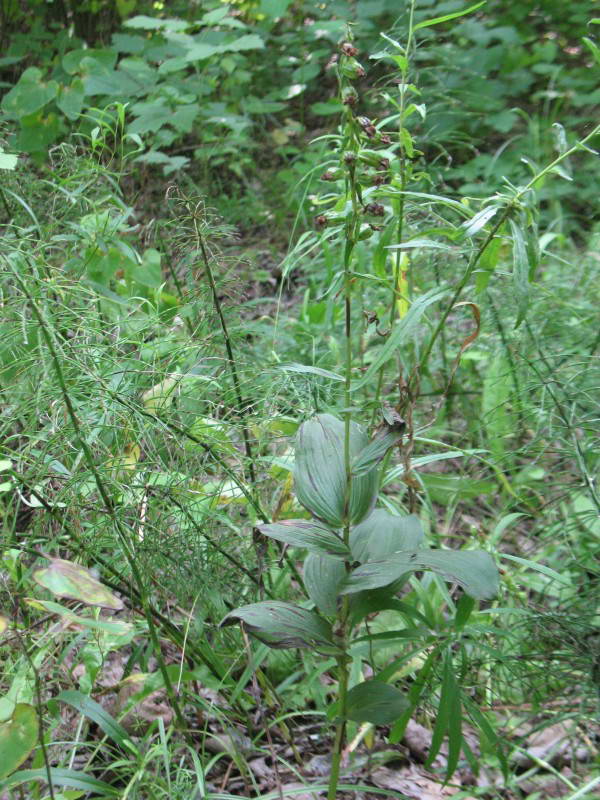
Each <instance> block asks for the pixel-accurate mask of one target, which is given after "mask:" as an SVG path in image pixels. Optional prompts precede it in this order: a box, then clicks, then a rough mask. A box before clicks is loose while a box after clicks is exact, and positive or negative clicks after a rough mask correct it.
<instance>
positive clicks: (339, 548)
mask: <svg viewBox="0 0 600 800" xmlns="http://www.w3.org/2000/svg"><path fill="white" fill-rule="evenodd" d="M258 529H259V531H260V532H261V533H264V535H265V536H269V537H270V538H271V539H277V541H279V542H285V544H291V545H292V546H293V547H304V548H305V549H306V550H308V551H310V552H311V553H317V554H320V555H328V556H341V557H349V556H350V551H349V549H348V548H347V547H346V545H345V544H344V542H343V541H342V539H341V538H340V537H339V536H338V535H337V534H336V533H335V532H334V531H332V530H330V529H329V528H327V527H325V525H323V524H322V523H320V522H315V521H313V520H305V519H286V520H282V521H281V522H272V523H270V524H268V525H259V526H258Z"/></svg>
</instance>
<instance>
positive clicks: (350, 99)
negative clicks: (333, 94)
mask: <svg viewBox="0 0 600 800" xmlns="http://www.w3.org/2000/svg"><path fill="white" fill-rule="evenodd" d="M342 103H343V104H344V105H345V106H351V107H353V106H355V105H356V104H357V103H358V94H357V93H356V90H355V89H353V88H352V87H351V86H347V87H346V88H345V89H344V91H343V92H342Z"/></svg>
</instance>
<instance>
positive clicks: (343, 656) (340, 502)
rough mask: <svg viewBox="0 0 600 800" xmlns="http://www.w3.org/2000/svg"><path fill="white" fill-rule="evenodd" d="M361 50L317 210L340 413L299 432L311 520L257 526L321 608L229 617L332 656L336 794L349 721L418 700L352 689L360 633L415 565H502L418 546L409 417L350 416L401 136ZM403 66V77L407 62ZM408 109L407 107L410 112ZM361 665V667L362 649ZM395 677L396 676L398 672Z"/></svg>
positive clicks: (375, 680) (347, 57)
mask: <svg viewBox="0 0 600 800" xmlns="http://www.w3.org/2000/svg"><path fill="white" fill-rule="evenodd" d="M394 44H395V43H394ZM397 47H400V46H399V45H397ZM357 56H358V50H357V49H356V47H355V46H354V44H353V43H352V41H351V38H350V37H348V39H347V40H346V41H345V42H343V43H342V44H341V46H340V52H339V55H337V56H335V57H334V58H332V59H331V62H330V65H331V68H333V69H335V71H336V74H337V79H338V83H339V93H340V99H341V102H342V103H343V105H344V108H345V111H344V117H343V120H342V127H341V134H340V135H339V136H338V137H335V141H336V144H337V148H338V159H339V163H338V165H336V167H335V169H334V170H331V171H327V172H326V173H325V174H324V176H323V177H324V179H325V180H326V181H336V180H341V181H343V186H344V189H343V191H342V192H341V193H340V195H339V197H337V198H336V199H335V205H334V208H333V212H332V213H327V214H319V215H318V216H317V217H316V219H315V224H316V226H317V227H318V228H321V229H325V228H327V227H328V226H330V225H336V224H337V225H339V226H340V231H341V237H340V238H341V241H342V264H343V268H342V273H341V276H340V277H341V288H340V294H341V295H342V298H343V306H344V337H343V340H344V346H343V352H344V367H343V385H344V391H343V408H342V409H341V412H340V413H341V416H342V420H340V419H339V418H338V417H336V416H333V415H331V414H326V413H322V414H318V415H317V416H316V417H313V418H312V419H309V420H307V421H306V422H304V423H303V424H302V425H301V427H300V429H299V432H298V436H297V441H296V454H295V466H294V482H295V493H296V497H297V499H298V501H299V502H300V504H301V505H302V506H303V508H304V509H305V510H306V511H307V512H308V513H309V514H310V515H311V516H312V519H310V520H306V519H296V520H287V519H286V520H282V521H280V522H276V523H268V524H264V525H260V526H259V529H260V531H261V532H262V533H263V534H264V535H265V536H267V537H270V538H272V539H275V540H277V541H280V542H283V543H285V544H287V545H291V546H295V547H300V548H303V549H305V550H307V551H308V556H307V557H306V560H305V562H304V587H305V590H306V592H307V594H308V596H309V598H310V599H311V600H312V602H313V603H314V605H315V606H316V609H317V611H310V610H308V609H306V608H304V607H302V606H297V605H292V604H289V603H284V602H279V601H276V600H275V601H263V602H259V603H254V604H252V605H249V606H243V607H241V608H238V609H235V610H234V611H232V612H230V613H229V614H228V615H227V616H226V617H225V620H224V624H232V623H234V622H235V621H241V622H242V623H243V624H244V625H245V626H246V627H247V628H248V630H249V631H250V632H251V633H253V634H254V635H255V636H256V637H257V638H258V639H260V640H261V641H263V642H265V643H266V644H268V645H270V646H271V647H275V648H286V647H288V648H289V647H310V648H314V649H315V650H316V651H317V652H319V653H321V654H323V655H327V656H330V657H331V656H333V657H334V658H335V661H336V664H337V679H338V690H337V702H336V703H335V705H334V708H333V709H332V711H331V716H332V719H333V720H334V722H335V741H334V746H333V755H332V765H331V773H330V783H329V790H328V798H329V800H334V798H335V797H336V796H337V789H338V782H339V776H340V769H341V763H342V756H343V753H344V749H345V746H346V733H347V725H348V722H349V721H354V722H362V723H365V722H366V723H371V724H373V725H377V724H379V725H382V724H383V725H387V724H392V723H396V724H397V723H398V722H399V721H401V720H402V719H403V718H406V713H407V711H408V712H409V711H410V710H411V706H412V704H411V702H410V699H407V698H406V697H405V695H404V693H403V692H402V691H401V690H400V689H398V688H397V687H396V686H394V684H393V680H386V679H385V675H384V674H383V673H381V672H375V674H374V675H373V677H372V678H370V679H368V680H365V681H362V682H361V681H359V682H356V683H355V685H353V686H350V674H351V664H352V663H353V661H355V660H356V659H357V656H356V654H355V652H353V648H354V647H355V645H356V642H357V640H358V641H359V642H360V641H364V640H365V639H366V640H368V639H369V638H370V637H369V633H368V628H367V635H366V636H363V637H361V636H356V635H355V633H356V631H357V630H358V628H359V625H360V623H361V622H363V621H364V620H365V618H366V617H367V616H369V615H372V614H374V613H376V612H377V611H378V610H379V609H380V608H381V607H385V608H390V607H392V608H393V607H394V605H395V604H396V603H397V602H398V601H396V600H395V595H396V594H397V593H398V591H399V590H400V588H401V586H402V585H403V584H404V583H405V582H406V580H407V576H408V575H409V574H410V573H413V572H416V571H423V570H431V571H432V572H434V573H436V574H439V575H442V576H443V577H447V578H448V579H450V580H451V581H454V582H455V583H457V584H459V585H461V586H462V587H463V588H464V589H465V591H466V592H467V594H468V595H469V596H470V597H472V598H480V599H486V598H489V597H491V596H493V595H494V594H495V593H496V591H497V589H498V573H497V570H496V567H495V565H494V562H493V560H492V558H491V556H490V555H489V554H488V553H486V552H482V551H466V552H452V551H441V550H440V551H430V550H426V549H420V548H419V546H420V544H421V542H422V539H423V531H422V529H421V525H420V522H419V519H418V517H417V516H416V515H414V514H411V515H408V516H404V517H399V516H394V515H392V514H390V513H388V512H387V511H385V510H383V509H376V508H375V505H376V503H377V498H378V495H379V487H380V470H381V464H382V462H385V461H386V456H387V454H388V452H389V451H391V450H392V448H394V447H396V446H397V445H398V444H399V443H400V442H401V440H402V438H403V435H404V433H405V427H406V424H405V422H404V420H403V419H402V418H401V417H400V415H399V413H397V412H396V411H394V410H393V409H388V410H386V412H385V414H384V417H383V420H382V422H381V424H380V425H379V427H378V429H377V430H376V432H375V434H374V436H373V437H369V436H368V434H367V433H366V431H365V430H364V429H363V428H362V427H361V426H360V425H359V424H358V423H357V422H355V420H354V419H353V417H354V416H355V414H356V412H357V409H356V408H355V406H354V398H355V396H356V391H357V387H359V386H362V385H363V381H362V380H359V381H356V380H355V371H354V364H355V359H356V352H355V346H356V341H357V336H356V332H355V329H354V324H355V319H354V314H353V299H354V295H355V293H356V291H357V286H358V285H360V284H359V275H357V273H356V271H355V266H354V265H355V259H354V254H355V248H356V246H357V244H358V243H359V242H360V241H362V240H365V239H366V238H369V237H371V236H372V235H373V233H374V232H376V231H377V230H379V226H378V225H377V224H375V223H374V222H369V221H366V219H367V220H368V218H369V217H370V218H371V219H374V220H378V219H379V218H382V217H383V216H384V214H385V208H384V206H383V205H382V204H380V203H379V202H377V199H376V198H375V197H373V196H367V193H368V191H369V190H368V189H367V190H363V185H364V184H365V183H366V184H367V185H369V184H371V185H372V186H373V185H374V187H378V186H381V185H385V184H386V183H387V182H388V181H389V180H390V161H391V160H392V158H394V152H393V149H390V148H391V147H392V137H391V136H390V135H389V134H387V133H385V132H383V131H382V130H379V129H378V128H377V127H376V126H375V125H374V124H373V122H372V121H371V120H370V119H368V118H367V117H364V116H360V115H357V113H356V111H357V106H358V102H359V96H358V92H357V91H356V89H355V87H354V84H355V82H356V81H357V80H359V79H361V78H363V77H364V75H365V70H364V67H363V66H362V65H361V64H360V62H359V61H358V60H357ZM403 75H404V77H406V71H405V70H404V71H403ZM403 113H404V111H403V107H402V106H401V111H400V115H401V117H402V115H403ZM400 130H401V131H402V130H404V129H403V128H401V129H400ZM400 139H401V143H402V142H403V144H401V147H402V155H401V157H400V164H401V177H400V181H401V183H400V186H401V189H400V192H401V196H402V197H403V193H404V190H405V185H406V167H405V155H406V151H407V150H408V149H409V145H408V143H407V142H408V140H407V138H406V136H404V137H403V136H402V135H401V137H400ZM380 148H385V149H380ZM373 169H374V170H375V171H374V172H373ZM402 205H403V201H400V203H399V205H398V206H397V209H398V208H399V209H400V211H401V210H402ZM394 227H395V229H396V232H398V231H399V233H400V235H402V225H401V224H400V225H399V224H398V223H397V220H396V221H395V223H394ZM401 263H402V262H401V258H397V259H396V262H395V270H394V275H393V279H392V282H393V290H392V302H391V308H390V312H389V327H390V330H391V329H392V328H393V326H394V323H395V321H396V317H397V313H396V312H397V310H398V308H399V307H400V312H401V313H400V314H399V315H398V316H400V318H401V319H402V312H403V311H404V306H403V305H402V304H403V303H406V302H407V298H406V295H405V293H404V291H403V283H402V280H403V278H402V276H401V273H400V268H401ZM379 361H380V362H381V363H380V365H379V367H378V369H379V376H380V377H379V386H378V390H377V395H378V396H377V398H376V401H375V402H376V403H377V402H379V393H380V391H381V386H382V383H383V369H384V365H385V361H384V360H382V359H379ZM372 367H373V364H372V365H371V368H372ZM373 590H377V591H378V592H379V596H378V600H377V601H375V603H373V598H372V597H371V594H370V593H371V592H373ZM378 603H382V605H378ZM463 606H464V604H463ZM466 608H467V609H468V611H467V612H464V611H463V614H465V615H466V616H468V613H469V612H470V609H471V608H472V603H471V604H468V605H467V606H466ZM430 662H431V659H430ZM358 663H359V665H360V666H359V669H360V672H361V674H362V663H361V658H360V657H358ZM443 663H444V676H445V677H444V687H445V694H444V700H445V702H446V703H449V702H453V703H454V704H456V701H451V700H450V698H451V696H452V695H453V694H455V692H454V689H455V678H454V674H453V671H452V659H451V654H450V651H449V650H447V651H446V653H445V655H444V656H443ZM430 666H431V663H430ZM388 675H389V671H388ZM389 677H390V678H392V679H393V675H389ZM458 702H460V701H458ZM456 712H457V709H456V708H453V716H454V718H456V716H457V715H456ZM458 717H460V713H458ZM445 719H446V717H445ZM404 724H406V722H404ZM444 730H445V729H443V730H442V729H440V732H438V734H437V737H436V741H437V740H439V741H440V742H441V737H442V735H443V733H444ZM438 747H439V744H438ZM459 751H460V744H459V747H458V749H457V748H456V747H455V748H454V749H453V754H452V758H451V759H450V761H449V764H448V772H449V774H451V773H452V772H453V771H454V768H455V766H456V763H457V761H458V753H459ZM434 755H435V753H433V754H432V756H431V758H433V757H434Z"/></svg>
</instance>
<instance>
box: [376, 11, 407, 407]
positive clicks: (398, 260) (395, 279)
mask: <svg viewBox="0 0 600 800" xmlns="http://www.w3.org/2000/svg"><path fill="white" fill-rule="evenodd" d="M414 12H415V0H412V2H411V5H410V11H409V19H408V37H407V41H406V50H405V53H406V65H405V66H404V67H403V68H402V69H401V71H400V79H401V81H402V82H401V84H400V118H399V121H398V140H399V142H400V191H401V194H400V198H399V201H398V209H397V212H396V213H397V217H398V219H397V228H396V244H398V245H399V244H402V240H403V237H404V203H405V195H404V192H405V191H406V184H407V182H408V174H407V165H406V149H405V147H404V144H403V142H402V130H403V128H404V110H405V103H406V91H407V83H408V73H409V67H410V63H409V52H410V48H411V46H412V40H413V34H414V30H413V27H414ZM401 264H402V250H400V249H397V250H396V253H395V258H394V268H393V274H392V297H391V305H390V332H391V330H392V328H393V327H394V322H395V321H396V316H397V313H398V299H399V298H400V293H399V291H398V286H399V282H400V277H401V271H400V268H401ZM409 280H410V290H409V296H410V295H412V285H413V279H412V275H411V276H409ZM384 379H385V365H382V366H381V369H380V370H379V376H378V378H377V388H376V391H375V402H374V409H373V419H372V423H374V422H375V418H376V414H377V406H378V405H379V400H380V397H381V390H382V389H383V382H384Z"/></svg>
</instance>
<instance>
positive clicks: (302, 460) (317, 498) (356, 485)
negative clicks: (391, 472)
mask: <svg viewBox="0 0 600 800" xmlns="http://www.w3.org/2000/svg"><path fill="white" fill-rule="evenodd" d="M368 441H369V440H368V436H367V434H366V433H365V432H364V431H363V430H362V428H360V427H359V426H358V425H356V424H355V423H352V424H351V427H350V458H351V459H353V458H355V457H356V455H357V454H358V453H359V452H360V451H362V450H363V449H364V448H365V447H366V445H367V444H368ZM377 483H378V474H377V470H373V471H372V472H370V473H369V474H368V475H364V476H362V477H359V478H355V479H353V480H352V484H351V494H350V520H351V521H352V522H354V523H357V522H360V521H361V520H362V519H364V518H365V517H366V516H367V515H368V514H369V513H370V511H371V509H372V508H373V506H374V504H375V500H376V498H377ZM294 487H295V491H296V496H297V497H298V500H299V501H300V503H301V504H302V505H303V506H304V507H305V508H306V509H308V511H310V512H311V513H312V514H314V516H315V517H318V518H319V519H322V520H323V521H324V522H326V523H328V524H329V525H331V526H333V527H334V528H341V527H342V525H343V524H344V506H345V497H346V469H345V465H344V423H343V422H341V421H340V420H339V419H337V418H336V417H333V416H332V415H331V414H318V415H317V416H316V417H313V418H312V419H310V420H308V421H306V422H304V423H303V424H302V425H301V426H300V430H299V431H298V436H297V439H296V459H295V464H294Z"/></svg>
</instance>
